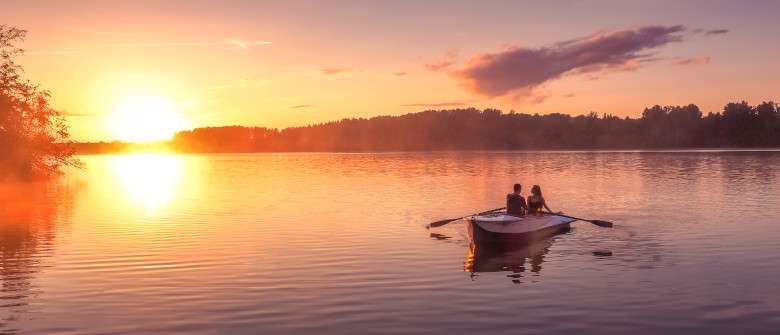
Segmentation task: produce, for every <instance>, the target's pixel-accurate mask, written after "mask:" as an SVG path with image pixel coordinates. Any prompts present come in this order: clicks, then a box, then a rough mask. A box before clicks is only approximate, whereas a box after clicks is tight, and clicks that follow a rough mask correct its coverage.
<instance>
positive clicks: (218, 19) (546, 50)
mask: <svg viewBox="0 0 780 335" xmlns="http://www.w3.org/2000/svg"><path fill="white" fill-rule="evenodd" d="M3 7H4V10H3V11H0V24H8V25H13V26H17V27H20V28H24V29H27V30H28V31H29V34H28V37H27V39H26V40H25V42H24V43H23V45H22V47H24V48H25V49H26V50H28V53H27V54H26V55H24V56H21V58H20V59H19V63H21V64H22V65H23V66H24V67H25V69H26V74H27V76H28V77H29V78H30V79H31V80H33V81H35V82H39V83H41V84H42V85H43V87H44V88H46V89H49V90H50V91H51V92H52V94H53V99H54V105H55V107H57V108H59V109H61V110H64V111H66V113H68V119H69V121H70V124H71V131H72V135H73V137H74V138H75V139H77V140H112V139H117V138H119V139H146V138H145V137H133V136H132V133H133V132H139V131H141V129H143V131H145V135H148V136H156V135H155V134H159V133H165V132H166V131H169V130H171V129H173V128H176V129H178V128H189V127H198V126H208V125H230V124H240V125H259V126H269V127H286V126H292V125H303V124H309V123H317V122H323V121H329V120H335V119H340V118H344V117H367V116H374V115H382V114H403V113H408V112H414V111H419V110H423V109H426V108H450V107H459V106H475V107H479V108H484V107H495V108H501V109H505V110H509V109H515V110H517V111H519V112H527V113H552V112H561V113H568V114H583V113H587V112H589V111H596V112H599V113H605V112H606V113H612V114H616V115H620V116H638V115H640V114H641V111H642V109H643V108H644V107H646V106H649V105H652V104H656V103H657V104H687V103H696V104H698V105H699V106H700V107H702V109H703V110H704V111H705V112H709V111H717V110H720V108H721V107H722V105H723V104H724V103H726V102H728V101H734V100H741V99H746V100H748V101H750V102H751V103H758V102H760V101H761V100H769V99H773V98H776V96H773V95H774V94H776V93H777V92H778V88H780V87H779V86H780V84H778V81H777V79H776V78H778V74H780V65H778V63H777V62H776V61H775V60H774V57H775V55H777V54H778V51H780V50H778V49H780V47H778V46H777V45H776V43H773V42H772V41H774V40H775V39H776V38H775V36H777V35H778V33H780V25H779V24H777V23H776V22H777V20H776V18H773V17H771V15H770V13H776V12H777V10H778V9H780V4H778V3H776V2H755V3H753V4H752V5H751V6H750V8H745V7H743V6H740V5H739V4H737V3H733V2H722V3H721V2H714V1H687V2H685V3H683V4H678V3H676V2H671V1H670V2H653V3H652V4H649V3H644V4H643V3H639V2H634V1H627V2H620V3H617V2H591V1H560V2H554V3H548V4H532V3H530V2H529V3H526V2H517V1H515V2H503V1H501V2H498V1H496V2H479V3H477V2H460V1H441V2H439V1H426V2H424V3H421V4H415V3H412V2H389V1H361V2H358V1H353V2H350V1H328V2H319V1H293V2H285V3H283V4H280V3H274V2H263V1H251V2H250V1H236V0H234V1H202V0H198V1H184V0H175V1H166V2H165V3H162V4H161V3H159V2H158V1H135V2H132V3H121V4H117V3H116V2H107V1H68V2H67V3H63V2H60V1H53V0H51V1H47V0H32V1H24V2H21V1H17V2H13V3H10V4H3ZM766 23H769V24H766ZM677 25H682V26H683V28H681V30H679V31H677V30H675V31H674V32H673V34H675V35H672V33H668V34H667V33H664V34H666V35H663V36H662V37H669V36H678V37H679V39H680V40H674V41H666V40H664V41H662V42H658V41H657V40H649V39H641V38H642V37H641V36H640V37H637V38H635V39H633V40H621V41H623V42H625V43H626V44H625V45H627V48H629V49H627V50H613V49H609V50H607V49H605V48H604V47H601V46H598V45H595V46H594V45H593V43H592V42H593V41H594V40H596V39H598V38H607V39H608V38H623V37H624V35H625V34H626V33H632V34H636V35H639V34H640V33H641V32H642V31H643V30H642V29H643V27H650V26H659V27H667V28H668V27H674V26H677ZM652 38H658V37H657V36H654V37H652ZM566 41H570V42H571V41H574V42H573V43H569V44H566V43H562V42H566ZM648 41H649V42H648ZM634 42H636V43H645V44H642V45H640V46H639V47H637V46H636V45H634V44H631V43H634ZM589 48H600V49H597V51H599V52H602V51H603V52H605V54H603V55H601V54H598V55H596V56H593V52H592V51H591V49H589ZM630 48H635V49H630ZM485 54H489V55H487V56H485ZM581 56H582V57H590V58H588V61H587V62H590V63H588V64H586V65H582V64H579V63H576V62H575V61H573V60H572V59H579V57H581ZM502 59H503V61H501V60H502ZM529 59H530V61H529ZM524 62H525V63H524ZM536 64H538V67H541V69H540V72H541V73H539V74H538V75H537V77H538V78H536V79H533V80H532V79H528V80H526V78H523V76H525V75H526V74H527V73H529V71H530V72H534V71H533V70H535V68H534V66H535V65H536ZM483 70H484V71H483ZM542 70H543V71H542ZM496 71H498V72H496ZM491 76H492V77H491ZM502 76H503V77H506V78H503V79H501V78H499V77H502ZM534 80H535V81H534ZM520 82H522V83H526V82H530V84H528V85H527V86H522V85H524V84H520ZM496 85H498V86H501V87H504V88H507V89H506V90H504V89H495V87H496ZM502 85H503V86H502ZM144 108H146V109H148V110H147V111H137V110H138V109H144ZM123 113H124V114H123ZM128 114H129V115H130V117H128ZM133 118H135V119H133ZM151 121H154V122H151ZM153 124H158V125H161V126H159V127H158V128H159V129H152V130H150V128H154V127H155V126H154V125H153ZM122 127H126V128H127V129H124V130H123V129H122ZM128 127H129V128H128ZM128 134H130V135H128ZM150 138H151V137H150Z"/></svg>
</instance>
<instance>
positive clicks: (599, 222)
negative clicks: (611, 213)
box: [590, 220, 614, 228]
mask: <svg viewBox="0 0 780 335" xmlns="http://www.w3.org/2000/svg"><path fill="white" fill-rule="evenodd" d="M590 223H592V224H594V225H597V226H599V227H604V228H612V226H614V225H613V224H612V222H609V221H604V220H591V221H590Z"/></svg>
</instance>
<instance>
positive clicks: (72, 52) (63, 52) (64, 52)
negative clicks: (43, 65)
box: [22, 50, 83, 56]
mask: <svg viewBox="0 0 780 335" xmlns="http://www.w3.org/2000/svg"><path fill="white" fill-rule="evenodd" d="M22 54H23V55H31V56H32V55H80V54H83V52H82V51H77V50H56V51H24V52H23V53H22Z"/></svg>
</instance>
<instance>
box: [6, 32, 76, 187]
mask: <svg viewBox="0 0 780 335" xmlns="http://www.w3.org/2000/svg"><path fill="white" fill-rule="evenodd" d="M25 34H26V32H25V31H24V30H21V29H17V28H13V27H8V26H3V25H0V148H2V155H0V177H8V176H14V177H31V176H50V175H53V174H56V173H57V172H59V171H60V168H61V167H62V166H63V165H78V161H77V160H75V159H74V158H73V156H72V155H73V150H72V148H71V147H70V146H69V145H68V144H69V139H68V127H67V126H66V124H65V121H64V119H63V118H62V117H60V115H59V113H58V112H57V111H56V110H54V109H53V108H52V107H51V105H50V104H49V92H47V91H44V90H41V89H39V88H38V86H36V85H34V84H32V83H30V82H29V81H27V80H25V79H23V78H22V76H21V73H22V68H21V67H20V66H18V65H17V64H15V63H14V57H15V56H17V55H19V54H21V53H22V50H21V49H19V48H17V47H16V46H15V43H17V42H19V41H21V40H22V39H23V38H24V36H25Z"/></svg>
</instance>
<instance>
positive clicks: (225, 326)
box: [0, 151, 780, 334]
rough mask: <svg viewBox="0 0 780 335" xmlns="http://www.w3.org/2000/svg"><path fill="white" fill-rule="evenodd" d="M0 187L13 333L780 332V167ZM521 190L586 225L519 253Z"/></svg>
mask: <svg viewBox="0 0 780 335" xmlns="http://www.w3.org/2000/svg"><path fill="white" fill-rule="evenodd" d="M81 159H82V160H83V161H84V162H85V165H86V169H84V170H69V171H67V172H66V174H65V175H64V176H63V177H62V178H61V179H60V180H58V181H54V182H48V183H35V184H31V183H26V184H19V183H16V184H13V183H6V184H3V185H2V187H1V188H0V191H2V193H0V199H2V204H1V205H0V214H1V215H0V283H1V284H2V285H1V287H0V289H1V291H0V333H3V334H15V333H19V334H36V333H46V334H87V333H99V334H141V333H143V334H154V333H160V334H162V333H165V334H169V333H202V334H215V333H221V334H310V333H316V334H383V333H388V334H396V333H441V334H573V333H577V334H625V333H629V332H631V333H634V334H682V333H702V334H704V333H713V334H714V333H719V334H734V333H743V334H746V333H751V334H762V333H763V334H772V333H777V328H778V327H780V220H778V218H777V215H778V213H780V179H779V178H780V152H777V151H733V152H729V151H723V152H721V151H685V152H437V153H381V154H327V153H322V154H320V153H300V154H298V153H296V154H224V155H154V154H143V155H113V156H112V155H105V156H82V157H81ZM515 182H521V183H522V184H523V185H524V190H523V193H524V194H526V195H527V194H528V190H530V187H531V185H533V184H539V185H541V186H542V190H543V191H544V194H545V198H546V199H547V202H548V204H549V205H550V207H551V208H552V209H553V210H556V211H559V210H560V211H564V212H566V213H568V214H571V215H575V216H580V217H585V218H593V219H603V220H609V221H613V222H615V227H614V228H611V229H609V228H600V227H597V226H594V225H591V224H589V223H586V222H577V223H574V224H572V226H573V229H572V230H571V231H570V232H567V233H565V234H560V235H557V236H554V237H552V238H549V239H544V240H542V241H539V242H537V243H534V244H531V245H518V246H513V247H512V248H509V249H508V250H503V251H501V252H487V253H486V252H483V251H484V250H481V249H479V247H478V246H477V247H472V246H470V245H469V241H468V239H467V238H466V235H465V230H464V225H463V223H462V222H457V223H452V224H449V225H446V226H444V227H440V228H436V229H432V230H430V231H429V230H427V229H426V227H425V225H426V224H427V223H429V222H431V221H435V220H439V219H444V218H454V217H459V216H463V215H467V214H470V213H474V212H477V211H482V210H488V209H492V208H496V207H501V206H503V205H504V203H503V202H504V198H505V195H506V193H508V192H509V191H510V190H511V186H512V184H513V183H515Z"/></svg>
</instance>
